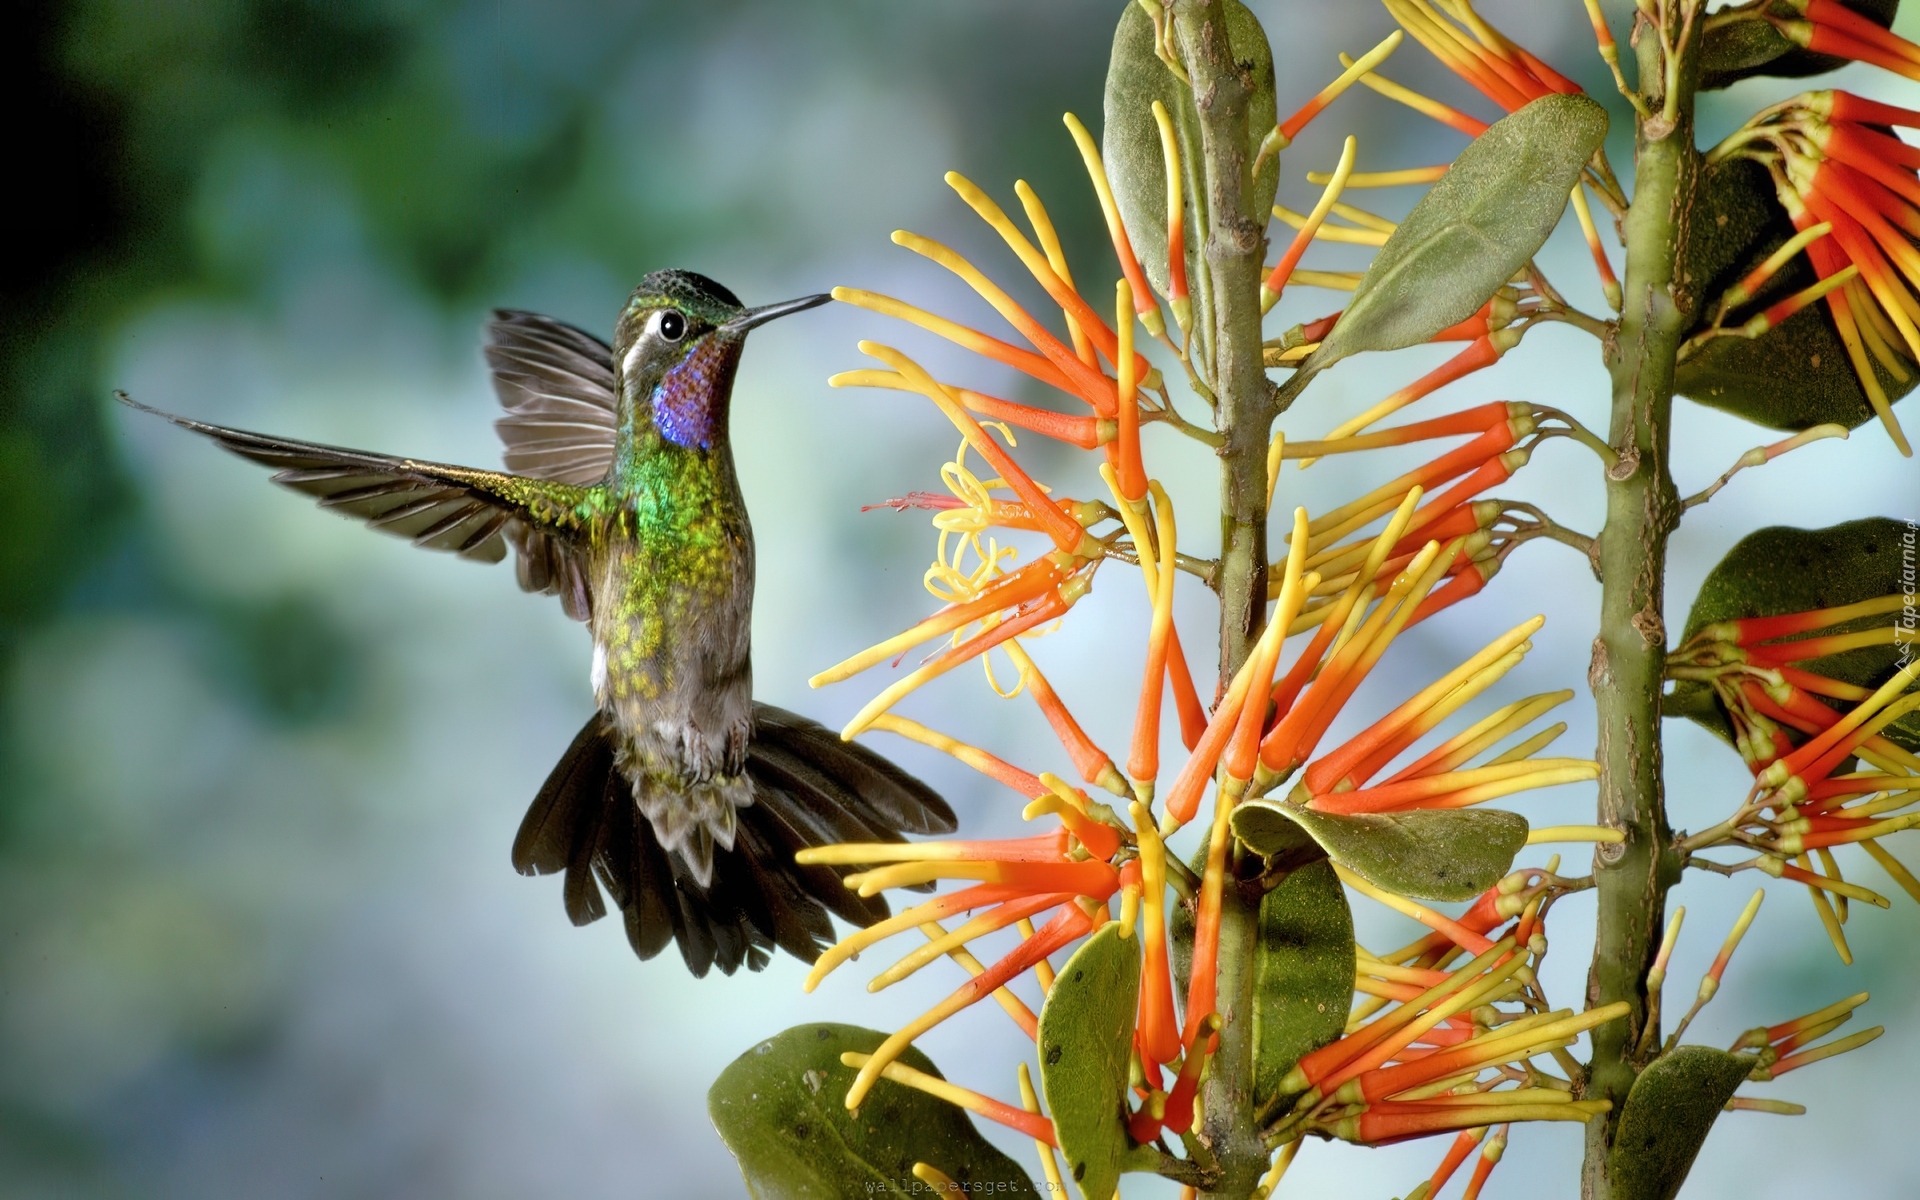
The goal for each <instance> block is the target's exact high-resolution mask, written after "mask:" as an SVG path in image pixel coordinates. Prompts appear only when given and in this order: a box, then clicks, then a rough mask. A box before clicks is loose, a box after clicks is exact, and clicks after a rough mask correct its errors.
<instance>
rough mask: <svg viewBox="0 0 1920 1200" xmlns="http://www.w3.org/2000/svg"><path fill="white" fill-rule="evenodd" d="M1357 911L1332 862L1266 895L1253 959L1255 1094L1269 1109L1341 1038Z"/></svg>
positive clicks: (1299, 873)
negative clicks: (1300, 1068)
mask: <svg viewBox="0 0 1920 1200" xmlns="http://www.w3.org/2000/svg"><path fill="white" fill-rule="evenodd" d="M1353 972H1354V948H1353V913H1352V912H1351V911H1350V910H1349V909H1348V907H1347V892H1346V889H1345V888H1343V887H1341V886H1340V878H1339V876H1337V875H1335V874H1334V873H1333V866H1332V864H1330V863H1328V862H1327V861H1326V860H1325V859H1322V860H1320V861H1319V862H1316V863H1309V864H1308V865H1306V866H1304V867H1301V868H1300V869H1298V870H1296V871H1293V872H1291V873H1289V874H1288V875H1287V877H1286V878H1285V879H1283V880H1281V881H1280V884H1279V886H1278V887H1275V888H1274V889H1273V890H1272V891H1270V892H1268V893H1267V894H1266V895H1265V896H1262V897H1261V898H1260V940H1259V943H1258V944H1257V945H1256V946H1255V948H1254V960H1253V1094H1254V1096H1255V1098H1256V1103H1257V1104H1259V1105H1261V1106H1264V1105H1265V1104H1266V1103H1267V1102H1268V1101H1269V1100H1271V1099H1272V1098H1273V1096H1274V1093H1275V1092H1277V1091H1278V1090H1279V1087H1280V1081H1281V1080H1282V1079H1284V1078H1285V1077H1286V1074H1287V1072H1289V1071H1291V1070H1293V1068H1294V1066H1295V1064H1297V1063H1298V1062H1299V1061H1300V1060H1301V1058H1303V1057H1305V1056H1306V1055H1307V1054H1308V1053H1310V1052H1311V1051H1314V1050H1318V1049H1319V1048H1320V1047H1322V1046H1324V1045H1326V1044H1327V1043H1329V1042H1331V1041H1333V1040H1334V1039H1335V1038H1337V1037H1339V1036H1340V1035H1341V1033H1342V1032H1344V1031H1345V1030H1346V1027H1347V1012H1348V1010H1349V1008H1350V1007H1351V1006H1352V1004H1353Z"/></svg>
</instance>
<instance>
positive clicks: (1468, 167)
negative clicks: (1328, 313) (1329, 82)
mask: <svg viewBox="0 0 1920 1200" xmlns="http://www.w3.org/2000/svg"><path fill="white" fill-rule="evenodd" d="M1606 136H1607V112H1606V110H1605V109H1603V108H1601V107H1600V106H1599V105H1598V104H1595V103H1594V102H1593V101H1592V100H1589V99H1587V98H1586V97H1585V96H1563V95H1560V94H1558V93H1555V94H1553V95H1548V96H1542V97H1541V98H1540V99H1538V100H1535V101H1534V102H1533V103H1531V104H1529V105H1527V106H1526V107H1525V108H1523V109H1521V110H1520V111H1518V112H1516V113H1514V114H1512V115H1511V116H1508V117H1505V118H1503V119H1501V120H1500V121H1497V122H1495V123H1494V125H1493V126H1492V127H1491V128H1490V129H1488V130H1487V131H1486V132H1485V133H1483V134H1481V135H1480V136H1479V137H1477V138H1475V139H1474V141H1473V144H1472V145H1471V146H1468V147H1467V148H1466V149H1465V150H1464V151H1462V152H1461V154H1460V157H1459V158H1457V159H1455V160H1454V162H1453V166H1451V167H1450V168H1448V170H1447V173H1446V174H1445V175H1443V176H1441V177H1440V181H1439V182H1438V183H1435V184H1434V185H1433V186H1432V187H1431V188H1429V189H1428V190H1427V194H1426V195H1425V196H1422V197H1421V198H1420V202H1419V203H1418V204H1416V205H1414V206H1413V211H1412V212H1410V213H1408V214H1407V219H1406V220H1404V221H1402V222H1401V223H1400V227H1399V228H1398V229H1396V230H1395V231H1394V232H1393V236H1391V237H1389V238H1388V239H1387V244H1386V245H1384V246H1382V247H1380V252H1379V253H1378V254H1376V255H1374V258H1373V264H1372V265H1371V266H1369V267H1368V268H1367V273H1366V274H1365V275H1364V276H1362V277H1361V280H1360V286H1359V288H1358V290H1356V291H1355V292H1354V294H1353V300H1352V302H1351V303H1349V304H1348V305H1347V310H1346V313H1345V314H1344V315H1343V316H1342V317H1341V318H1340V322H1339V324H1337V325H1335V326H1334V327H1333V332H1332V333H1331V334H1329V335H1327V339H1326V341H1324V342H1323V343H1321V346H1320V349H1318V350H1316V351H1315V352H1314V353H1313V355H1312V357H1310V358H1308V359H1307V361H1306V362H1304V363H1302V364H1301V367H1300V370H1299V371H1297V372H1295V374H1294V377H1293V379H1292V380H1289V381H1288V384H1287V395H1285V396H1283V400H1284V399H1288V398H1290V396H1291V395H1297V394H1298V392H1299V391H1300V389H1302V388H1304V387H1305V386H1306V383H1305V381H1306V379H1308V378H1310V377H1311V376H1312V375H1313V374H1315V373H1317V372H1319V371H1321V370H1324V369H1326V368H1327V367H1330V366H1332V365H1333V364H1334V363H1336V362H1338V361H1340V360H1341V359H1343V358H1345V357H1347V356H1348V355H1350V354H1357V353H1359V352H1360V351H1363V350H1398V349H1400V348H1402V347H1404V346H1417V345H1419V344H1420V343H1422V342H1424V341H1426V340H1427V339H1428V338H1430V337H1432V336H1433V335H1434V334H1436V333H1438V332H1440V331H1441V330H1442V329H1445V328H1447V327H1448V326H1450V325H1457V324H1459V323H1460V322H1461V321H1464V320H1466V319H1467V318H1468V317H1470V316H1472V315H1473V314H1474V313H1476V312H1478V311H1479V310H1480V306H1481V305H1483V304H1485V303H1486V302H1487V301H1488V299H1490V298H1491V297H1492V296H1493V294H1494V292H1496V291H1498V290H1499V289H1500V288H1501V287H1502V286H1503V285H1505V284H1506V282H1507V281H1508V280H1509V279H1512V278H1513V276H1514V274H1515V272H1517V271H1519V270H1520V269H1521V268H1522V267H1524V266H1526V264H1527V260H1529V259H1531V258H1532V257H1533V256H1534V253H1535V252H1536V251H1538V250H1539V249H1540V247H1541V245H1543V244H1544V243H1545V242H1546V240H1547V235H1548V234H1550V233H1552V232H1553V227H1554V226H1555V225H1556V224H1558V223H1559V220H1560V214H1561V213H1562V212H1563V211H1564V210H1565V209H1566V207H1567V197H1568V195H1569V194H1570V193H1571V192H1572V191H1573V185H1574V181H1575V180H1577V179H1578V178H1579V177H1580V169H1581V167H1583V166H1584V165H1585V164H1586V162H1587V160H1588V159H1589V158H1592V157H1593V152H1594V151H1595V150H1598V149H1599V148H1600V143H1601V142H1602V141H1603V140H1604V139H1605V138H1606Z"/></svg>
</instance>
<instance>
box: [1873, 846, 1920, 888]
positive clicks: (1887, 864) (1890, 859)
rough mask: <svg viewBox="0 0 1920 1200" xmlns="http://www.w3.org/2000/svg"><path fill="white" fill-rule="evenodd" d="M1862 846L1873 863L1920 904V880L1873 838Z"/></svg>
mask: <svg viewBox="0 0 1920 1200" xmlns="http://www.w3.org/2000/svg"><path fill="white" fill-rule="evenodd" d="M1860 846H1861V848H1862V849H1864V850H1865V851H1866V852H1867V853H1868V854H1870V855H1872V856H1873V861H1875V862H1877V863H1879V864H1880V866H1881V868H1882V869H1883V870H1885V871H1886V873H1887V874H1889V875H1891V876H1893V881H1894V882H1895V883H1897V884H1899V885H1900V886H1901V887H1902V888H1904V889H1905V890H1906V893H1907V895H1909V896H1912V897H1913V899H1914V902H1915V903H1920V879H1915V878H1914V877H1913V872H1911V871H1909V870H1907V868H1906V865H1905V864H1904V863H1902V862H1901V861H1900V860H1899V859H1897V858H1895V857H1894V856H1893V855H1892V854H1890V853H1888V852H1887V850H1886V848H1885V847H1884V846H1882V845H1881V844H1880V843H1879V842H1876V841H1874V840H1873V839H1872V838H1868V839H1867V840H1866V841H1864V842H1861V843H1860Z"/></svg>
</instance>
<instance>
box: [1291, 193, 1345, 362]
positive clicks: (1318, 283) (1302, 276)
mask: <svg viewBox="0 0 1920 1200" xmlns="http://www.w3.org/2000/svg"><path fill="white" fill-rule="evenodd" d="M1348 186H1352V181H1351V180H1349V181H1348ZM1360 277H1361V273H1360V272H1359V271H1309V270H1307V269H1306V268H1305V267H1298V268H1295V270H1294V272H1293V276H1292V281H1293V282H1294V283H1298V284H1301V285H1303V286H1305V287H1317V288H1326V289H1327V290H1328V291H1332V292H1351V291H1354V290H1356V289H1358V288H1359V286H1360ZM1313 344H1314V345H1315V346H1318V345H1319V344H1320V343H1319V342H1315V343H1313ZM1294 349H1295V350H1304V349H1306V347H1305V346H1296V347H1294ZM1288 353H1292V351H1288Z"/></svg>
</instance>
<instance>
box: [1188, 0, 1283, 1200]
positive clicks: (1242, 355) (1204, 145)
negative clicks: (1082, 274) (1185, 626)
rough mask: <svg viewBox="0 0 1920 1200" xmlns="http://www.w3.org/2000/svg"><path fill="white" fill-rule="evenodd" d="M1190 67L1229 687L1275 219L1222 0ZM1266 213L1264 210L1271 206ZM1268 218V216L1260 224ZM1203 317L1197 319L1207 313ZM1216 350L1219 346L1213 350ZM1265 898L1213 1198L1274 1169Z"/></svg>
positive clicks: (1242, 940)
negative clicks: (1264, 1086) (1264, 1071)
mask: <svg viewBox="0 0 1920 1200" xmlns="http://www.w3.org/2000/svg"><path fill="white" fill-rule="evenodd" d="M1171 7H1172V10H1173V16H1174V26H1175V31H1176V34H1177V36H1178V39H1179V45H1180V50H1181V57H1182V59H1183V60H1184V62H1185V65H1186V68H1187V71H1188V74H1189V76H1190V77H1191V79H1192V80H1193V93H1194V101H1195V105H1196V107H1197V108H1198V110H1199V118H1200V151H1201V157H1202V160H1203V165H1204V176H1205V187H1206V189H1207V205H1206V208H1207V228H1206V229H1205V230H1204V231H1202V236H1203V237H1204V239H1205V241H1204V242H1203V255H1202V257H1203V260H1204V268H1203V269H1204V270H1205V271H1206V272H1207V275H1208V277H1209V280H1210V284H1211V292H1212V295H1213V297H1214V304H1213V311H1212V317H1213V326H1212V333H1213V336H1212V338H1211V339H1207V340H1206V341H1205V342H1202V341H1200V340H1198V339H1196V345H1207V348H1208V349H1209V350H1210V351H1211V359H1212V361H1211V363H1210V364H1209V365H1208V369H1207V370H1206V371H1205V372H1203V373H1204V374H1206V375H1207V376H1208V377H1209V378H1211V379H1212V381H1213V386H1214V394H1215V398H1216V400H1217V402H1218V403H1217V407H1216V409H1215V427H1216V429H1217V431H1218V433H1219V435H1220V437H1221V445H1220V447H1219V450H1218V453H1219V456H1220V547H1221V549H1220V565H1219V571H1218V574H1217V576H1216V578H1217V579H1218V582H1219V593H1220V688H1221V689H1222V690H1223V691H1224V690H1225V688H1226V686H1227V682H1228V680H1229V679H1230V678H1231V677H1232V675H1233V673H1234V671H1236V670H1237V669H1238V668H1239V666H1240V664H1241V663H1242V662H1243V661H1244V660H1245V659H1246V657H1247V653H1248V651H1249V650H1250V649H1251V648H1252V646H1253V644H1254V642H1255V640H1257V639H1258V637H1259V635H1260V631H1261V628H1262V626H1263V625H1264V624H1265V620H1266V597H1267V546H1266V540H1267V533H1266V531H1267V467H1266V451H1267V433H1268V430H1269V429H1270V427H1271V426H1272V424H1273V418H1274V415H1275V412H1274V388H1273V384H1272V382H1271V381H1269V380H1268V378H1267V374H1266V369H1265V366H1264V364H1263V363H1262V361H1261V346H1260V315H1261V314H1260V268H1261V260H1262V257H1263V255H1264V252H1265V248H1266V237H1265V232H1264V231H1265V221H1264V220H1260V219H1256V217H1255V216H1254V215H1252V214H1249V213H1248V212H1247V209H1248V207H1249V205H1250V204H1252V203H1253V201H1252V196H1251V194H1252V178H1251V175H1252V172H1251V167H1252V146H1253V143H1254V139H1253V138H1251V137H1249V130H1248V117H1247V109H1248V100H1249V98H1250V97H1251V94H1252V91H1253V81H1252V80H1251V79H1250V78H1249V77H1248V76H1247V75H1246V74H1245V73H1244V72H1243V71H1242V70H1241V69H1240V67H1239V66H1238V64H1236V63H1235V62H1234V59H1233V55H1232V52H1231V48H1230V46H1229V44H1228V40H1227V26H1226V12H1225V5H1224V4H1223V3H1222V0H1183V2H1182V3H1179V4H1178V5H1174V6H1171ZM1263 207H1264V206H1263ZM1260 215H1261V216H1264V213H1262V214H1260ZM1196 315H1198V314H1196ZM1209 343H1210V344H1209ZM1258 915H1259V907H1258V900H1257V899H1249V898H1248V897H1247V896H1245V895H1243V894H1242V892H1241V891H1240V889H1238V888H1235V887H1228V888H1227V890H1226V894H1225V896H1224V897H1223V898H1222V903H1221V914H1220V950H1219V982H1218V990H1217V996H1218V1000H1217V1004H1218V1009H1219V1013H1220V1016H1221V1018H1222V1020H1223V1021H1224V1022H1225V1024H1224V1026H1223V1027H1222V1029H1221V1031H1220V1035H1219V1036H1220V1041H1219V1047H1218V1049H1217V1050H1216V1051H1215V1054H1214V1058H1213V1063H1212V1067H1211V1070H1210V1072H1209V1074H1208V1076H1207V1079H1206V1081H1205V1083H1204V1085H1203V1090H1202V1093H1201V1103H1202V1108H1203V1113H1204V1117H1203V1122H1202V1125H1201V1129H1200V1133H1201V1137H1202V1139H1203V1140H1204V1141H1205V1142H1206V1143H1207V1145H1208V1146H1209V1147H1210V1148H1211V1149H1212V1151H1213V1154H1214V1156H1215V1158H1216V1159H1217V1161H1218V1163H1219V1168H1220V1169H1219V1173H1218V1177H1217V1179H1215V1180H1214V1181H1213V1182H1212V1186H1211V1188H1210V1190H1208V1191H1207V1192H1206V1193H1205V1194H1206V1195H1209V1196H1222V1197H1232V1198H1233V1200H1244V1198H1245V1197H1246V1196H1248V1195H1251V1194H1252V1192H1253V1190H1254V1188H1255V1187H1256V1186H1257V1185H1258V1183H1259V1179H1260V1176H1261V1174H1262V1173H1263V1172H1264V1171H1265V1169H1266V1165H1267V1152H1266V1150H1265V1148H1264V1147H1263V1146H1262V1145H1261V1141H1260V1130H1259V1126H1258V1123H1257V1121H1256V1119H1255V1118H1256V1113H1255V1111H1254V1097H1253V1030H1252V1020H1251V1014H1252V1006H1253V951H1254V937H1255V931H1256V925H1257V918H1258Z"/></svg>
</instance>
